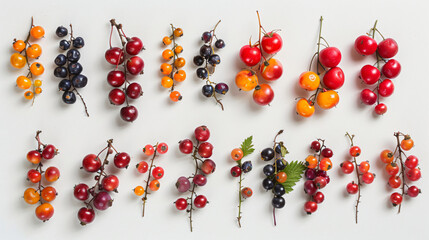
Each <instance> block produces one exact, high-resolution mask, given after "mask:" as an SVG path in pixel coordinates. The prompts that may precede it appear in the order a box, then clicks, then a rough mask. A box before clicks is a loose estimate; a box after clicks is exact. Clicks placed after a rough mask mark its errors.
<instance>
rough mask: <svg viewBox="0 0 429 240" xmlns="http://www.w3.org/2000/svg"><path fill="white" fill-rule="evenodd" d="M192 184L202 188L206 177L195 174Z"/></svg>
mask: <svg viewBox="0 0 429 240" xmlns="http://www.w3.org/2000/svg"><path fill="white" fill-rule="evenodd" d="M192 182H193V183H195V184H197V185H198V186H200V187H202V186H204V185H206V183H207V178H206V176H204V175H202V174H197V175H195V176H194V178H193V179H192Z"/></svg>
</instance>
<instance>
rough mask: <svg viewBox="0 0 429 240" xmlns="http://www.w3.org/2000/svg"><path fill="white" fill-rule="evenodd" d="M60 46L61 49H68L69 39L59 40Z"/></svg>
mask: <svg viewBox="0 0 429 240" xmlns="http://www.w3.org/2000/svg"><path fill="white" fill-rule="evenodd" d="M60 48H61V49H62V50H67V49H69V48H70V42H69V41H67V40H61V41H60Z"/></svg>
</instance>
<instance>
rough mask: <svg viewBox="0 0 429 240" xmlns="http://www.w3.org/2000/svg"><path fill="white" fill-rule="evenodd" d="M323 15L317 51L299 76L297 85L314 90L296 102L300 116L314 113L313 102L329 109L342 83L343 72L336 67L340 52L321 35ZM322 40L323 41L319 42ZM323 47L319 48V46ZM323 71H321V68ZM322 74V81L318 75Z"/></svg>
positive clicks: (337, 99) (337, 98) (334, 104)
mask: <svg viewBox="0 0 429 240" xmlns="http://www.w3.org/2000/svg"><path fill="white" fill-rule="evenodd" d="M322 22H323V17H320V28H319V40H318V42H317V52H316V53H314V55H313V57H312V59H311V61H310V66H309V67H308V71H307V72H303V73H301V75H300V76H299V86H300V87H301V88H302V89H304V90H307V91H316V92H315V93H314V94H313V95H311V96H310V97H309V98H308V99H305V98H301V99H300V100H298V102H297V103H296V112H297V113H298V114H299V115H300V116H302V117H310V116H312V115H313V114H314V112H315V108H314V103H315V102H316V103H317V105H319V107H320V108H322V109H331V108H333V107H335V106H336V105H337V104H338V102H339V101H340V97H339V96H338V93H337V92H336V91H335V90H337V89H339V88H341V87H342V86H343V84H344V72H343V70H342V69H341V68H339V67H338V64H339V63H340V61H341V52H340V50H339V49H338V48H336V47H330V46H329V44H328V42H327V41H326V39H325V38H324V37H322ZM322 40H323V42H324V43H323V42H321V41H322ZM322 45H323V46H324V47H325V48H324V49H322V50H320V47H321V46H322ZM314 61H316V72H313V71H311V68H312V66H313V65H314V64H313V62H314ZM320 68H322V70H323V71H321V69H320ZM321 74H324V75H323V80H322V83H321V82H320V75H321Z"/></svg>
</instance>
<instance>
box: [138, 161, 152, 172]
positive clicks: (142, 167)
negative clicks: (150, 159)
mask: <svg viewBox="0 0 429 240" xmlns="http://www.w3.org/2000/svg"><path fill="white" fill-rule="evenodd" d="M136 167H137V171H139V173H145V172H147V170H148V169H149V165H148V164H147V162H145V161H141V162H140V163H139V164H137V166H136Z"/></svg>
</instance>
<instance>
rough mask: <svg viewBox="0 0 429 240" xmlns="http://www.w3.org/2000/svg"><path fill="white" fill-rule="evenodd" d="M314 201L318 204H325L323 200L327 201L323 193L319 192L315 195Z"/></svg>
mask: <svg viewBox="0 0 429 240" xmlns="http://www.w3.org/2000/svg"><path fill="white" fill-rule="evenodd" d="M313 200H314V201H315V202H316V203H317V204H319V203H322V202H323V200H325V195H323V193H322V192H317V193H315V194H314V195H313Z"/></svg>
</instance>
